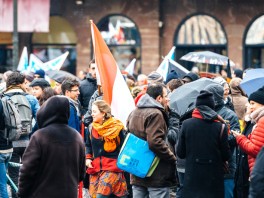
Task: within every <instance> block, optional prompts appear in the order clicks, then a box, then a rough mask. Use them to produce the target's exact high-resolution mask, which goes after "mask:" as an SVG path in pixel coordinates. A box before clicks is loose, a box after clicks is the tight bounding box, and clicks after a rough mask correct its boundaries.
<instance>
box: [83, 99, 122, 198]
mask: <svg viewBox="0 0 264 198" xmlns="http://www.w3.org/2000/svg"><path fill="white" fill-rule="evenodd" d="M92 116H93V123H92V127H91V130H89V134H88V135H87V140H86V166H87V167H88V170H87V172H88V174H90V186H89V193H90V195H91V197H92V198H95V197H97V198H100V197H109V196H110V195H111V194H113V195H115V196H117V197H126V195H127V184H126V180H125V177H124V172H123V171H122V170H120V169H119V168H118V167H117V166H116V162H117V157H118V154H119V151H120V148H121V145H122V144H123V141H124V131H123V129H124V125H123V124H122V122H121V121H119V120H117V119H115V118H114V117H112V115H111V108H110V106H109V105H108V104H107V103H106V102H105V101H103V100H97V101H95V102H94V103H93V105H92Z"/></svg>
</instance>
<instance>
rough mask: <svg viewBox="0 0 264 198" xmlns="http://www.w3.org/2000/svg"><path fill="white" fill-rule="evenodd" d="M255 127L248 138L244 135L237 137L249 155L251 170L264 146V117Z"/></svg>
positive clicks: (239, 143)
mask: <svg viewBox="0 0 264 198" xmlns="http://www.w3.org/2000/svg"><path fill="white" fill-rule="evenodd" d="M254 127H255V128H253V131H252V133H251V134H250V135H249V136H248V138H247V137H246V136H244V135H239V136H237V137H236V140H237V143H238V145H239V146H240V148H241V149H242V150H243V151H244V152H245V153H247V155H248V164H249V169H250V172H251V171H252V170H253V167H254V164H255V160H256V157H257V155H258V153H259V151H260V149H261V148H262V146H264V117H262V118H260V119H259V121H258V122H257V124H256V125H255V126H254Z"/></svg>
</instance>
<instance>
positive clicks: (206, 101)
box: [196, 90, 215, 109]
mask: <svg viewBox="0 0 264 198" xmlns="http://www.w3.org/2000/svg"><path fill="white" fill-rule="evenodd" d="M201 105H205V106H208V107H210V108H211V109H214V108H215V101H214V95H213V94H212V93H211V92H209V91H205V90H202V91H200V94H199V95H198V96H197V99H196V107H197V106H201Z"/></svg>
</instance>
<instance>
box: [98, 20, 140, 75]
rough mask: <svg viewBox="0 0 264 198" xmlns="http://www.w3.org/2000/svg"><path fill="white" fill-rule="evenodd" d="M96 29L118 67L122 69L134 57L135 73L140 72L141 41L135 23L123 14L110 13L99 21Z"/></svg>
mask: <svg viewBox="0 0 264 198" xmlns="http://www.w3.org/2000/svg"><path fill="white" fill-rule="evenodd" d="M98 29H99V30H100V32H101V34H102V36H103V38H104V40H105V42H106V44H107V45H108V47H109V49H110V50H111V52H112V54H113V56H114V58H115V60H116V62H117V64H118V66H119V68H120V69H121V70H124V69H125V68H126V66H127V65H128V64H129V63H130V62H131V61H132V60H133V58H136V59H137V61H136V67H135V74H138V73H140V72H141V65H140V55H141V41H140V35H139V32H138V28H137V27H136V24H135V23H134V22H133V21H132V20H130V19H129V18H127V17H125V16H121V15H110V16H107V17H104V18H103V19H101V20H100V21H99V23H98Z"/></svg>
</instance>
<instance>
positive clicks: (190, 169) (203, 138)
mask: <svg viewBox="0 0 264 198" xmlns="http://www.w3.org/2000/svg"><path fill="white" fill-rule="evenodd" d="M221 129H222V123H220V122H215V121H213V120H208V119H204V118H203V119H201V118H190V119H187V120H185V121H183V124H182V127H181V131H180V138H179V142H178V145H177V155H178V156H179V157H180V158H185V159H186V164H185V175H184V189H183V195H184V197H185V198H193V197H195V198H204V197H206V198H223V197H224V172H223V162H224V161H226V160H228V159H229V157H230V155H231V153H230V149H229V145H228V140H227V127H225V128H224V131H223V134H222V135H220V134H221Z"/></svg>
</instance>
